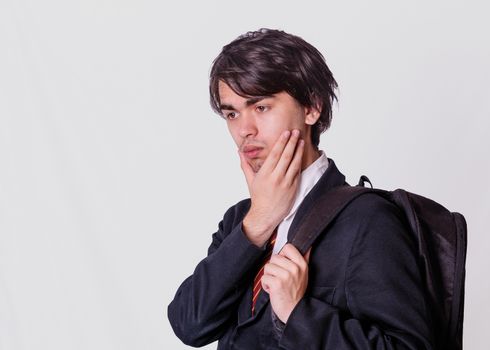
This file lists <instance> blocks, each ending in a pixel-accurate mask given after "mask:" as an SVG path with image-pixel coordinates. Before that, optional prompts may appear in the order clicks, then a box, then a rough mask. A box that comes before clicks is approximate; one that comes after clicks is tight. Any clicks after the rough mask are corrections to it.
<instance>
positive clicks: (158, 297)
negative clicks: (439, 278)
mask: <svg viewBox="0 0 490 350" xmlns="http://www.w3.org/2000/svg"><path fill="white" fill-rule="evenodd" d="M488 13H489V11H488V5H486V2H485V1H481V2H476V1H447V0H446V1H443V0H439V1H404V2H398V1H318V2H312V1H299V2H298V1H284V0H282V1H268V2H266V1H263V2H262V1H260V2H259V1H246V2H245V1H242V2H233V1H195V2H190V1H181V2H179V3H175V4H171V3H170V2H165V1H156V0H155V1H147V0H145V1H141V0H138V1H136V0H131V1H130V0H118V1H115V0H114V1H108V0H97V1H95V0H83V1H82V0H80V1H66V0H64V1H62V0H59V1H56V0H44V1H35V0H0V348H1V349H2V350H3V349H6V350H10V349H12V350H24V349H50V350H55V349H63V350H64V349H118V350H119V349H185V348H187V347H186V346H184V345H182V344H181V343H180V341H179V340H178V339H177V338H176V337H175V336H174V334H173V332H172V330H171V328H170V325H169V323H168V320H167V315H166V308H167V305H168V303H169V302H170V301H171V300H172V298H173V295H174V293H175V291H176V289H177V287H178V285H179V284H180V283H181V282H182V281H183V279H184V278H185V277H186V276H188V275H190V274H191V273H192V271H193V268H194V266H195V265H196V264H197V263H198V261H200V260H201V259H202V258H203V257H204V256H205V254H206V251H207V247H208V245H209V243H210V241H211V234H212V233H213V232H214V231H215V230H216V229H217V224H218V222H219V221H220V220H221V218H222V215H223V213H224V212H225V210H226V209H227V208H228V207H229V206H231V205H233V204H234V203H236V202H237V201H239V200H240V199H242V198H244V197H245V196H248V193H247V192H246V185H245V182H244V178H243V175H242V173H241V170H240V167H239V160H238V157H237V154H236V151H235V146H234V143H233V142H232V139H231V137H230V136H229V135H228V133H227V129H226V126H225V123H224V122H223V121H222V120H221V119H220V118H219V117H218V116H216V115H215V114H213V113H212V112H211V109H210V107H209V104H208V99H209V97H208V74H209V69H210V66H211V62H212V60H213V59H214V58H215V57H216V55H217V54H218V53H219V51H220V50H221V47H222V46H223V45H225V44H227V43H228V42H230V41H231V40H233V39H234V38H235V37H237V36H238V35H239V34H242V33H244V32H246V31H248V30H255V29H258V28H260V27H270V28H278V29H283V30H285V31H287V32H291V33H294V34H297V35H299V36H301V37H303V38H304V39H305V40H307V41H308V42H310V43H311V44H313V45H314V46H316V47H317V48H318V49H319V50H320V51H321V52H322V53H323V54H324V55H325V57H326V60H327V63H328V65H329V66H330V68H331V70H332V71H333V73H334V76H335V78H336V79H337V81H338V83H339V87H340V90H339V104H338V106H337V107H335V111H334V120H333V124H332V128H331V129H330V130H329V131H327V133H326V134H323V135H322V141H321V148H322V149H323V150H325V152H326V153H327V155H328V156H329V157H332V158H334V159H335V161H336V163H337V165H338V166H339V168H340V169H341V170H342V171H343V172H344V173H345V174H346V176H347V179H348V181H350V182H351V183H354V182H356V181H357V178H358V176H359V175H361V174H367V175H368V176H369V177H370V178H371V180H372V181H373V182H374V184H375V186H376V187H382V188H388V189H394V188H397V187H403V188H406V189H408V190H411V191H414V192H417V193H420V194H423V195H425V196H428V197H431V198H434V199H436V200H437V201H439V202H440V203H442V204H443V205H445V206H447V207H448V208H450V209H452V210H454V211H459V212H462V213H463V214H464V215H465V216H466V219H467V221H468V230H469V246H468V259H467V280H466V308H465V325H464V336H465V337H464V340H465V348H466V349H487V345H486V343H487V340H488V339H487V338H488V332H489V331H490V326H489V325H488V321H487V320H488V314H489V312H490V303H489V301H488V295H490V278H489V275H488V271H489V268H490V257H489V254H488V251H489V248H490V246H489V245H490V238H489V234H488V225H489V214H490V199H489V197H490V185H489V182H490V165H489V150H490V142H489V140H488V134H489V132H490V123H489V117H490V102H489V101H490V88H489V83H490V64H489V62H490V39H489V34H488V33H490V25H489V24H488V23H489V22H488ZM215 347H216V345H215V344H213V345H210V346H209V347H207V349H214V348H215Z"/></svg>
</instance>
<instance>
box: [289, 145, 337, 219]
mask: <svg viewBox="0 0 490 350" xmlns="http://www.w3.org/2000/svg"><path fill="white" fill-rule="evenodd" d="M319 152H320V157H318V159H317V160H315V161H314V162H313V163H311V164H310V165H309V166H308V167H307V168H306V169H304V170H303V171H302V172H301V174H300V182H299V186H298V190H297V191H296V197H295V201H294V204H293V207H292V208H291V211H290V212H289V214H288V215H287V216H286V217H285V220H286V219H289V218H290V217H291V216H292V215H294V214H295V213H296V210H297V209H298V207H299V205H300V204H301V202H302V201H303V199H304V198H305V197H306V195H307V194H308V192H310V190H311V189H312V188H313V187H314V186H315V184H316V183H317V181H318V180H319V179H320V177H322V175H323V173H324V172H325V171H326V170H327V168H328V159H327V156H326V155H325V152H324V151H322V150H320V151H319Z"/></svg>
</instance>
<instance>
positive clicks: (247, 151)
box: [242, 145, 262, 159]
mask: <svg viewBox="0 0 490 350" xmlns="http://www.w3.org/2000/svg"><path fill="white" fill-rule="evenodd" d="M260 151H262V147H257V146H251V145H247V146H244V147H243V148H242V152H243V154H244V155H245V157H247V158H250V159H252V158H257V156H258V155H259V153H260Z"/></svg>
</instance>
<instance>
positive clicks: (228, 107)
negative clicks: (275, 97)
mask: <svg viewBox="0 0 490 350" xmlns="http://www.w3.org/2000/svg"><path fill="white" fill-rule="evenodd" d="M270 97H272V95H270V96H255V97H251V98H248V99H247V100H246V101H245V105H246V106H247V107H248V106H251V105H253V104H255V103H257V102H260V101H262V100H263V99H266V98H270ZM219 109H220V110H227V111H236V110H237V109H236V108H235V107H233V106H232V105H230V104H226V103H223V104H220V105H219Z"/></svg>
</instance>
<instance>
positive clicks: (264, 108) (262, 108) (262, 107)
mask: <svg viewBox="0 0 490 350" xmlns="http://www.w3.org/2000/svg"><path fill="white" fill-rule="evenodd" d="M255 109H256V110H257V112H260V113H262V112H265V111H267V110H268V109H269V108H268V107H267V106H262V105H259V106H257V107H255Z"/></svg>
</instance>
